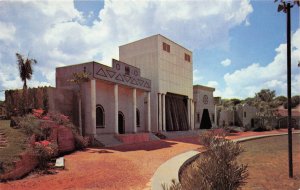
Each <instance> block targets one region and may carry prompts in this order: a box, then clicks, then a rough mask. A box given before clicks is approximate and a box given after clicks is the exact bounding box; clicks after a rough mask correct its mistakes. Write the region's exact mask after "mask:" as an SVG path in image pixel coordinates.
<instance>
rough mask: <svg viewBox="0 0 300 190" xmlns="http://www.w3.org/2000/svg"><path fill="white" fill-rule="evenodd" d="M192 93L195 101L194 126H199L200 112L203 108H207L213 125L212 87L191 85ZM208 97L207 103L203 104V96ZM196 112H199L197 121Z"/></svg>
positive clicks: (201, 112)
mask: <svg viewBox="0 0 300 190" xmlns="http://www.w3.org/2000/svg"><path fill="white" fill-rule="evenodd" d="M193 89H194V90H193V91H194V92H193V95H194V101H195V108H194V110H195V113H194V114H195V116H194V117H195V128H199V127H200V123H201V119H202V114H203V110H204V109H208V112H209V117H210V121H211V123H212V125H214V114H215V104H214V97H213V92H214V90H215V89H214V88H209V87H207V88H202V87H197V86H194V87H193ZM205 95H206V96H207V97H208V103H207V104H205V103H204V101H203V97H204V96H205ZM198 114H199V121H198Z"/></svg>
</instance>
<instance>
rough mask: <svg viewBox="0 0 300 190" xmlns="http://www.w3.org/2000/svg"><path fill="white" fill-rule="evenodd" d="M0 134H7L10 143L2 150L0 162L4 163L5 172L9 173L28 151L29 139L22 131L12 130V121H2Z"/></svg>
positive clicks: (0, 121)
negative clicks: (25, 151)
mask: <svg viewBox="0 0 300 190" xmlns="http://www.w3.org/2000/svg"><path fill="white" fill-rule="evenodd" d="M0 132H2V133H4V134H5V136H6V139H7V141H8V145H7V147H5V148H3V149H0V162H3V168H4V171H9V170H11V169H13V167H14V164H13V162H14V161H16V160H18V159H19V155H20V154H21V153H22V152H24V150H25V149H26V145H27V140H28V137H27V136H26V135H25V134H24V132H22V130H21V129H13V128H11V127H10V120H0ZM0 172H1V171H0ZM2 172H3V171H2Z"/></svg>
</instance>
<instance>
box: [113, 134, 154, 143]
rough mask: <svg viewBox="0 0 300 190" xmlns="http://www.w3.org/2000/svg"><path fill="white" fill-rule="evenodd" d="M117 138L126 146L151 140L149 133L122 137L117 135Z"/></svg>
mask: <svg viewBox="0 0 300 190" xmlns="http://www.w3.org/2000/svg"><path fill="white" fill-rule="evenodd" d="M116 138H117V139H118V140H119V141H121V142H123V143H125V144H133V143H139V142H146V141H149V140H150V138H149V133H138V134H122V135H116Z"/></svg>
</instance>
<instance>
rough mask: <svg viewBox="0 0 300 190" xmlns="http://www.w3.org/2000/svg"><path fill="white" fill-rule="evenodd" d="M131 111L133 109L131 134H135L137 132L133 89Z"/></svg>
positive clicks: (134, 90) (133, 92)
mask: <svg viewBox="0 0 300 190" xmlns="http://www.w3.org/2000/svg"><path fill="white" fill-rule="evenodd" d="M132 109H133V117H132V119H133V132H134V133H136V132H137V128H136V89H135V88H134V89H133V90H132Z"/></svg>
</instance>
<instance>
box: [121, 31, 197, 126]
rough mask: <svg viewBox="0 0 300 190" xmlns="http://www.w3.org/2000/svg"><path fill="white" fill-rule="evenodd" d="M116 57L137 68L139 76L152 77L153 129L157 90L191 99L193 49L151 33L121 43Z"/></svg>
mask: <svg viewBox="0 0 300 190" xmlns="http://www.w3.org/2000/svg"><path fill="white" fill-rule="evenodd" d="M163 42H165V43H167V44H169V45H170V53H168V52H166V51H164V50H163V49H162V43H163ZM184 53H187V54H189V55H190V56H191V62H187V61H185V60H184ZM119 59H120V61H123V62H126V63H128V64H130V65H133V66H136V67H138V68H140V69H141V76H142V77H145V78H148V79H150V80H151V126H152V130H153V131H157V130H158V93H160V94H162V93H163V94H166V93H167V92H171V93H175V94H180V95H184V96H188V97H189V98H190V99H193V63H192V61H193V58H192V52H191V51H189V50H187V49H185V48H183V47H182V46H180V45H178V44H176V43H174V42H173V41H171V40H169V39H167V38H165V37H163V36H161V35H154V36H151V37H147V38H145V39H142V40H138V41H135V42H132V43H129V44H126V45H122V46H120V47H119ZM191 115H192V116H193V114H191ZM192 120H194V119H192Z"/></svg>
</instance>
